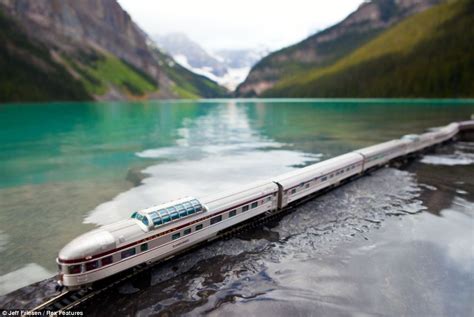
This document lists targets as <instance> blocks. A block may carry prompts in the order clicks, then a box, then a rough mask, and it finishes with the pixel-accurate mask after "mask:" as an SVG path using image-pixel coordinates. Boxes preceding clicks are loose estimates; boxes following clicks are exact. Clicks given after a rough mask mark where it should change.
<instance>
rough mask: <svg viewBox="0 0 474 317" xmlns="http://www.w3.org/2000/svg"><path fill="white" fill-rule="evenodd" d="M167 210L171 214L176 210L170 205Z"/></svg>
mask: <svg viewBox="0 0 474 317" xmlns="http://www.w3.org/2000/svg"><path fill="white" fill-rule="evenodd" d="M166 210H167V211H168V213H169V214H170V215H171V214H172V213H175V212H176V208H174V207H170V208H168V209H166Z"/></svg>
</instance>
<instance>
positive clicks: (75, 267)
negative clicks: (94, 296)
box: [68, 264, 82, 274]
mask: <svg viewBox="0 0 474 317" xmlns="http://www.w3.org/2000/svg"><path fill="white" fill-rule="evenodd" d="M81 270H82V267H81V265H80V264H79V265H70V266H69V267H68V272H69V274H77V273H81Z"/></svg>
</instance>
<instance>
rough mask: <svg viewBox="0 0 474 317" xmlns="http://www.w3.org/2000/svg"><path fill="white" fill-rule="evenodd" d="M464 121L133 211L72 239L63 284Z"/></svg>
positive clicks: (380, 159)
mask: <svg viewBox="0 0 474 317" xmlns="http://www.w3.org/2000/svg"><path fill="white" fill-rule="evenodd" d="M459 128H460V124H458V123H451V124H449V125H447V126H445V127H442V128H439V129H437V130H436V131H432V132H427V133H424V134H420V135H408V136H404V137H403V138H401V139H396V140H391V141H388V142H385V143H381V144H377V145H374V146H370V147H367V148H363V149H360V150H356V151H353V152H351V153H348V154H344V155H341V156H338V157H334V158H331V159H328V160H325V161H322V162H319V163H316V164H313V165H310V166H307V167H304V168H301V169H298V170H295V171H292V172H289V173H286V174H283V175H280V176H277V177H275V178H272V179H269V180H267V181H263V182H258V183H253V184H249V185H246V186H241V187H239V188H235V189H233V190H231V191H228V192H224V193H219V194H216V195H211V196H207V197H203V198H202V199H201V200H198V199H195V198H192V197H186V198H183V199H180V200H176V201H172V202H169V203H166V204H162V205H158V206H154V207H151V208H147V209H144V210H140V211H137V212H134V213H133V214H132V216H131V217H130V218H129V219H126V220H122V221H119V222H116V223H113V224H109V225H105V226H102V227H100V228H98V229H95V230H92V231H90V232H87V233H85V234H83V235H81V236H79V237H77V238H76V239H74V240H72V241H71V242H70V243H68V244H67V245H66V246H65V247H64V248H63V249H62V250H61V251H60V252H59V255H58V258H57V259H56V262H57V264H58V268H59V274H58V283H59V285H61V286H64V287H66V288H68V289H77V288H81V287H84V286H89V285H91V284H92V283H94V282H96V281H99V280H101V279H104V278H106V277H109V276H111V275H114V274H116V273H119V272H122V271H124V270H127V269H130V268H132V267H135V266H137V265H140V264H144V263H147V264H148V263H152V262H155V261H158V260H162V259H166V258H168V257H170V256H172V255H174V254H176V253H178V252H181V251H183V250H186V249H188V248H190V247H191V246H194V245H196V244H198V243H201V242H205V241H207V240H211V239H213V238H215V237H216V236H217V235H218V234H219V233H220V232H223V231H224V230H226V229H228V228H230V227H233V226H236V225H238V224H240V223H242V222H244V221H247V220H249V219H251V218H254V217H257V216H262V215H264V214H275V213H278V212H279V211H281V210H283V209H284V208H286V207H288V206H290V205H292V204H295V203H296V202H298V201H300V200H301V199H303V198H305V197H308V196H309V195H312V194H315V193H317V192H319V191H321V190H323V189H328V188H330V187H335V186H337V185H339V184H340V183H342V182H345V181H347V180H350V179H352V178H354V177H358V176H360V175H361V174H363V173H365V172H367V171H369V170H371V169H374V168H377V167H381V166H384V165H386V164H387V163H388V162H389V161H391V160H393V159H396V158H400V157H405V156H408V155H412V154H414V153H417V152H419V151H421V150H423V149H426V148H429V147H431V146H434V145H436V144H440V143H442V142H445V141H447V140H450V139H452V138H453V137H454V136H455V135H456V134H457V133H458V132H459Z"/></svg>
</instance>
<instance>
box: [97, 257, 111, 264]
mask: <svg viewBox="0 0 474 317" xmlns="http://www.w3.org/2000/svg"><path fill="white" fill-rule="evenodd" d="M110 263H112V256H108V257H105V258H103V259H102V260H100V264H101V265H102V266H106V265H109V264H110Z"/></svg>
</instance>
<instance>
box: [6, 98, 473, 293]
mask: <svg viewBox="0 0 474 317" xmlns="http://www.w3.org/2000/svg"><path fill="white" fill-rule="evenodd" d="M473 114H474V101H473V100H212V101H211V100H209V101H208V100H203V101H147V102H133V103H127V102H110V103H109V102H108V103H100V102H98V103H49V104H6V105H0V125H1V130H0V144H1V151H0V257H1V259H2V260H1V262H0V295H2V294H5V293H8V292H10V291H13V290H15V289H17V288H19V287H21V286H24V285H28V284H30V283H33V282H36V281H39V280H42V279H45V278H48V277H50V276H52V275H54V273H55V268H56V264H55V257H56V255H57V252H58V250H59V249H60V248H61V247H62V246H63V245H64V244H66V243H67V242H68V241H70V240H71V239H73V238H74V237H76V236H77V235H79V234H81V233H84V232H86V231H88V230H90V229H92V228H95V227H96V226H98V225H102V224H107V223H110V222H113V221H116V220H119V219H122V218H124V217H128V216H129V215H130V214H132V212H133V211H135V210H136V209H139V208H145V207H149V206H151V205H154V204H157V203H160V202H165V201H167V200H170V199H175V198H179V197H183V196H186V195H194V196H196V197H202V196H203V195H206V194H209V193H212V192H217V191H220V190H226V189H228V188H231V187H232V186H234V185H236V184H244V183H247V182H252V181H255V180H259V179H263V178H266V177H270V176H274V175H278V174H279V173H283V172H286V171H290V170H292V169H295V168H299V167H302V166H305V165H308V164H311V163H315V162H317V161H320V160H324V159H327V158H330V157H333V156H336V155H339V154H343V153H346V152H348V151H351V150H354V149H357V148H361V147H365V146H368V145H372V144H375V143H378V142H382V141H386V140H390V139H394V138H399V137H401V136H403V135H405V134H413V133H421V132H424V131H426V129H428V128H432V127H437V126H441V125H446V124H448V123H450V122H453V121H462V120H468V119H469V118H470V117H471V115H473Z"/></svg>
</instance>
